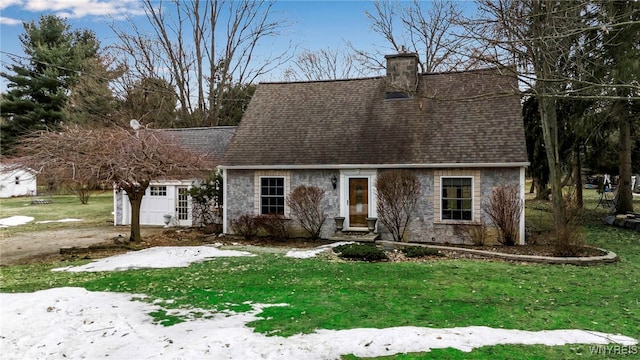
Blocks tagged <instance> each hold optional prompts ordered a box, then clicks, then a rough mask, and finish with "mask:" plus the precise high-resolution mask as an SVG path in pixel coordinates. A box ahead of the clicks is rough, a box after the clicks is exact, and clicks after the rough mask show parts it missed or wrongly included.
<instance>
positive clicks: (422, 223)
mask: <svg viewBox="0 0 640 360" xmlns="http://www.w3.org/2000/svg"><path fill="white" fill-rule="evenodd" d="M380 171H384V170H380ZM413 171H414V172H415V173H416V175H417V176H418V179H419V181H420V183H421V185H422V193H421V194H420V199H419V201H418V204H417V208H416V210H415V211H414V213H413V215H412V218H411V222H410V224H409V228H408V229H407V232H406V234H405V241H411V242H438V243H461V242H462V239H461V238H460V237H458V236H457V235H456V234H455V232H454V228H455V226H454V224H455V223H452V222H443V221H441V220H440V213H439V212H440V194H439V191H440V189H439V184H440V176H473V177H474V216H473V217H474V221H475V222H476V223H479V222H480V221H483V222H485V223H488V224H490V219H489V218H488V216H487V215H486V214H485V213H484V211H482V209H481V208H482V201H484V200H485V199H488V198H489V197H490V196H491V191H492V189H493V188H494V187H496V186H499V185H502V184H509V183H516V184H517V183H518V182H519V179H520V169H519V168H492V169H446V170H445V169H442V170H440V169H415V170H413ZM269 174H273V175H274V176H286V179H287V181H288V184H286V187H287V188H288V189H289V190H292V189H294V188H295V187H296V186H298V185H301V184H305V185H312V186H317V187H320V188H321V189H324V190H325V196H324V200H323V207H324V209H325V213H326V215H327V220H326V222H325V224H324V226H323V228H322V232H321V236H322V238H329V237H331V236H333V235H334V233H335V222H334V220H333V218H334V217H336V216H339V213H340V191H339V189H340V184H339V181H340V180H339V179H340V171H339V170H291V171H270V172H264V171H248V170H227V196H228V199H232V201H227V202H226V204H225V205H226V206H227V216H228V221H229V224H230V221H231V220H232V219H236V218H238V217H239V216H241V215H243V214H250V215H258V213H259V204H256V202H257V201H258V202H259V198H258V196H257V195H256V191H257V190H256V189H257V187H256V178H258V177H259V176H268V175H269ZM334 175H335V176H336V178H337V179H338V184H337V187H336V189H334V188H333V186H332V184H331V178H332V176H334ZM436 187H438V188H436ZM478 198H479V199H478ZM285 213H286V214H287V215H288V216H289V217H290V218H293V215H292V214H289V212H288V207H287V209H286V210H285ZM461 223H468V222H461ZM292 224H294V226H297V227H298V228H299V224H298V223H297V222H296V221H295V219H293V222H292ZM229 231H230V232H231V229H229ZM378 231H379V232H380V238H381V239H384V240H392V237H391V234H390V233H389V231H388V230H387V229H385V227H384V226H383V225H382V223H381V222H380V221H378Z"/></svg>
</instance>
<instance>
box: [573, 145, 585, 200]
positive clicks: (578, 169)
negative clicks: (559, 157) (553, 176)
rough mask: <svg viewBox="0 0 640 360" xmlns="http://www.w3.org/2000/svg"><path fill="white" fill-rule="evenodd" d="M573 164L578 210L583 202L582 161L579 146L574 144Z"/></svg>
mask: <svg viewBox="0 0 640 360" xmlns="http://www.w3.org/2000/svg"><path fill="white" fill-rule="evenodd" d="M573 151H574V154H573V155H574V157H575V158H574V162H573V177H574V178H575V184H576V206H577V207H578V209H582V208H583V207H584V201H583V198H582V161H581V159H580V145H579V144H576V145H575V147H574V149H573Z"/></svg>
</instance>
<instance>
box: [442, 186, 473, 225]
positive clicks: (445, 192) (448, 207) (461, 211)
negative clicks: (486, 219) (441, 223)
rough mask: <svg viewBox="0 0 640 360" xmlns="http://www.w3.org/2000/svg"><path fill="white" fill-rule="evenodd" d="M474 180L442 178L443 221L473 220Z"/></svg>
mask: <svg viewBox="0 0 640 360" xmlns="http://www.w3.org/2000/svg"><path fill="white" fill-rule="evenodd" d="M472 183H473V178H471V177H443V178H442V220H472V219H473V215H472V212H473V188H472Z"/></svg>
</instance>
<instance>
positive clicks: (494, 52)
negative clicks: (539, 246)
mask: <svg viewBox="0 0 640 360" xmlns="http://www.w3.org/2000/svg"><path fill="white" fill-rule="evenodd" d="M478 9H479V15H476V18H475V19H473V20H469V21H468V22H467V25H468V26H467V28H468V30H469V34H470V35H471V36H472V37H471V38H470V39H471V40H472V41H473V42H475V43H477V44H479V47H478V49H479V51H478V53H477V54H476V55H478V59H479V61H481V62H484V63H488V64H496V65H503V66H504V65H507V64H508V65H515V66H514V67H512V69H514V70H517V73H515V72H514V74H513V75H514V76H518V77H519V79H520V81H521V82H522V84H523V86H526V87H529V88H530V89H531V90H532V91H533V92H534V94H535V96H536V98H537V99H538V108H539V112H540V117H541V123H542V130H543V131H542V132H543V139H544V144H545V152H546V157H547V161H548V164H549V172H550V176H549V177H550V179H549V182H550V184H551V200H552V205H553V212H554V222H555V228H556V233H557V234H562V233H563V231H562V230H563V229H564V228H565V225H566V223H567V215H566V207H565V204H564V200H563V193H562V176H563V170H562V167H561V163H562V162H561V159H560V153H559V147H560V146H559V141H558V131H560V130H559V125H558V119H557V111H556V110H557V109H556V108H557V100H558V99H596V100H604V99H609V100H630V99H636V101H637V99H638V98H639V97H640V96H639V95H638V94H640V84H638V82H637V81H635V82H634V81H626V82H625V81H612V78H611V76H610V74H611V72H610V71H609V72H608V73H609V75H607V76H603V77H596V76H587V75H589V74H594V73H596V72H597V71H596V70H597V69H598V67H600V68H606V64H605V63H606V61H603V60H604V59H603V58H602V57H598V56H597V53H598V51H597V50H596V49H599V48H602V47H603V46H606V45H607V43H608V42H610V41H612V40H611V39H607V38H606V37H605V36H604V35H606V34H607V33H608V32H610V31H614V30H616V29H620V28H624V27H626V26H630V25H632V24H636V25H637V24H638V21H637V20H630V19H629V13H627V14H620V13H618V14H615V13H607V16H606V17H605V18H602V17H601V16H600V11H601V10H603V7H601V6H599V4H598V3H597V2H581V1H550V0H541V1H516V0H481V1H479V2H478ZM635 13H636V14H637V10H635ZM625 15H626V16H625ZM589 49H590V50H591V51H585V50H589ZM594 54H596V55H594ZM505 69H509V68H505ZM576 70H577V71H576ZM576 73H578V74H582V75H584V76H575V74H576ZM612 89H616V90H620V89H626V90H628V92H627V93H628V95H627V96H625V97H620V96H619V95H617V94H616V92H612V91H611V90H612ZM557 240H558V241H564V240H563V239H560V238H558V239H557Z"/></svg>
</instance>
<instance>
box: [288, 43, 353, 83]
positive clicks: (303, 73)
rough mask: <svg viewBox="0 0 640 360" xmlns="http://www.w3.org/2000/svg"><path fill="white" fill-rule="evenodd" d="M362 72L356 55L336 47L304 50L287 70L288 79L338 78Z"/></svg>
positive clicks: (314, 79) (315, 79) (349, 76)
mask: <svg viewBox="0 0 640 360" xmlns="http://www.w3.org/2000/svg"><path fill="white" fill-rule="evenodd" d="M355 74H361V72H360V71H359V70H358V62H357V59H356V57H355V56H354V55H353V54H351V53H348V52H343V51H340V50H335V49H330V48H326V49H321V50H318V51H310V50H304V51H303V52H302V53H301V54H300V55H298V57H297V58H296V59H295V60H294V62H293V66H291V67H289V68H288V69H287V70H286V71H285V78H287V79H288V80H308V81H317V80H338V79H348V78H351V77H354V75H355Z"/></svg>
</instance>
